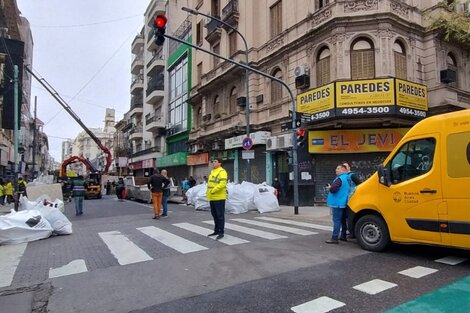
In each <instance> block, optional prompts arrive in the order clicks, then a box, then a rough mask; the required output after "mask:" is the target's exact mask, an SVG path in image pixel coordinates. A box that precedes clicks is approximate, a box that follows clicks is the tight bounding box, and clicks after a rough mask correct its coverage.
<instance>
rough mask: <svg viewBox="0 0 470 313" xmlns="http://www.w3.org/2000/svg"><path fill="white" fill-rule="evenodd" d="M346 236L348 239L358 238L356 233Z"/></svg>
mask: <svg viewBox="0 0 470 313" xmlns="http://www.w3.org/2000/svg"><path fill="white" fill-rule="evenodd" d="M346 238H348V239H356V236H354V235H348V237H346Z"/></svg>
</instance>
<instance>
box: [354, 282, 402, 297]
mask: <svg viewBox="0 0 470 313" xmlns="http://www.w3.org/2000/svg"><path fill="white" fill-rule="evenodd" d="M396 286H398V285H397V284H394V283H389V282H388V281H385V280H381V279H373V280H371V281H368V282H366V283H363V284H360V285H357V286H354V287H353V289H356V290H359V291H362V292H365V293H368V294H370V295H375V294H378V293H380V292H382V291H385V290H387V289H390V288H393V287H396Z"/></svg>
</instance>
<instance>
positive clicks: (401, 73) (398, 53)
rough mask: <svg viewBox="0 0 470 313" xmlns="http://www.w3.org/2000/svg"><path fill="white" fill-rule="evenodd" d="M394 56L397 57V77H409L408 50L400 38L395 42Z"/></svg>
mask: <svg viewBox="0 0 470 313" xmlns="http://www.w3.org/2000/svg"><path fill="white" fill-rule="evenodd" d="M393 56H394V59H395V77H396V78H401V79H407V71H406V50H405V46H404V45H403V44H402V43H401V42H400V41H398V40H397V41H395V43H394V44H393Z"/></svg>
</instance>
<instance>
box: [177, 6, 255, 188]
mask: <svg viewBox="0 0 470 313" xmlns="http://www.w3.org/2000/svg"><path fill="white" fill-rule="evenodd" d="M181 10H183V11H186V12H188V13H189V14H193V15H202V16H205V17H207V18H210V19H212V20H215V21H217V22H219V23H221V24H223V25H225V26H227V27H228V28H230V29H231V30H233V31H234V32H236V33H237V34H238V35H239V36H240V37H241V38H242V40H243V43H244V44H245V59H246V60H245V62H246V65H248V44H247V43H246V40H245V37H244V36H243V35H242V34H241V33H240V32H239V31H238V30H237V29H236V28H234V27H233V26H232V25H230V24H228V23H226V22H224V21H222V20H221V19H219V18H217V17H214V16H211V15H208V14H204V13H201V12H199V11H197V10H194V9H190V8H187V7H182V8H181ZM249 73H250V71H249V70H248V69H247V68H245V89H246V103H245V119H246V137H250V96H249V92H248V87H249V85H250V84H249V82H248V75H249ZM246 162H247V163H246V170H247V172H246V173H247V174H246V175H247V176H246V180H247V181H249V182H251V163H250V159H246Z"/></svg>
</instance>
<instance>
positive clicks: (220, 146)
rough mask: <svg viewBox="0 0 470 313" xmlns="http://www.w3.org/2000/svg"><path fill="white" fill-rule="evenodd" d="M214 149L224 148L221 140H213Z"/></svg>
mask: <svg viewBox="0 0 470 313" xmlns="http://www.w3.org/2000/svg"><path fill="white" fill-rule="evenodd" d="M212 150H222V144H221V143H220V142H213V143H212Z"/></svg>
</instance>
